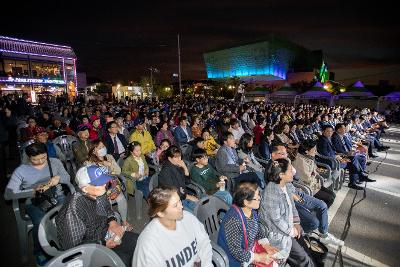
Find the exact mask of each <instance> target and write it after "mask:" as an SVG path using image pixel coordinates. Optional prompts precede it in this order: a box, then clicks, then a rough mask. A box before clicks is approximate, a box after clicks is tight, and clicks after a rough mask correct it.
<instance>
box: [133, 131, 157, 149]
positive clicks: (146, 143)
mask: <svg viewBox="0 0 400 267" xmlns="http://www.w3.org/2000/svg"><path fill="white" fill-rule="evenodd" d="M133 141H136V142H139V143H140V144H141V145H142V154H143V155H146V154H148V153H150V152H152V151H154V150H156V145H155V144H154V141H153V138H152V137H151V134H150V133H149V132H148V131H146V130H143V134H142V133H139V132H138V131H134V132H133V133H132V134H131V136H130V137H129V143H132V142H133Z"/></svg>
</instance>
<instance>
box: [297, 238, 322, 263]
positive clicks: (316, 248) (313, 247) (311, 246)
mask: <svg viewBox="0 0 400 267" xmlns="http://www.w3.org/2000/svg"><path fill="white" fill-rule="evenodd" d="M299 241H300V240H299ZM302 241H303V242H304V246H305V247H306V248H307V250H308V251H307V250H306V251H307V252H308V254H309V255H310V257H311V258H312V259H313V260H314V262H315V265H316V266H318V267H319V266H321V267H323V266H324V265H325V260H326V258H327V256H328V248H327V247H326V246H325V245H324V244H323V243H321V241H319V240H318V239H317V238H315V237H312V236H308V235H305V236H304V239H303V240H302ZM301 243H302V242H301V241H300V242H299V244H300V245H302V244H301Z"/></svg>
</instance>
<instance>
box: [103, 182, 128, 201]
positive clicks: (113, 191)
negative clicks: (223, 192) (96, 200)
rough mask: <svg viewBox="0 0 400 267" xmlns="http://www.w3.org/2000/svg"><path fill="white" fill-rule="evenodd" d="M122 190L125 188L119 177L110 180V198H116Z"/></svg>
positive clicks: (108, 192)
mask: <svg viewBox="0 0 400 267" xmlns="http://www.w3.org/2000/svg"><path fill="white" fill-rule="evenodd" d="M122 191H125V190H124V187H123V186H122V183H121V181H120V180H119V178H118V177H114V178H113V179H112V180H111V181H109V184H108V189H107V196H108V198H109V199H110V200H115V199H116V198H117V197H118V196H119V194H121V192H122Z"/></svg>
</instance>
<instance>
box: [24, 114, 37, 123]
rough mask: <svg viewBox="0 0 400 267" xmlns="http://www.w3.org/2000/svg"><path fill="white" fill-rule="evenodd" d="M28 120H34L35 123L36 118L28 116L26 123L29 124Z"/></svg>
mask: <svg viewBox="0 0 400 267" xmlns="http://www.w3.org/2000/svg"><path fill="white" fill-rule="evenodd" d="M30 120H34V121H35V122H36V118H35V117H33V116H29V117H28V118H27V119H26V123H29V121H30Z"/></svg>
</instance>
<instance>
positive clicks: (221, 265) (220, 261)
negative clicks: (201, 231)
mask: <svg viewBox="0 0 400 267" xmlns="http://www.w3.org/2000/svg"><path fill="white" fill-rule="evenodd" d="M211 246H212V250H213V255H212V263H213V265H214V266H215V267H229V259H228V256H227V255H226V253H225V251H224V250H223V249H222V248H221V247H220V246H218V245H217V244H216V243H215V242H213V241H211Z"/></svg>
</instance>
